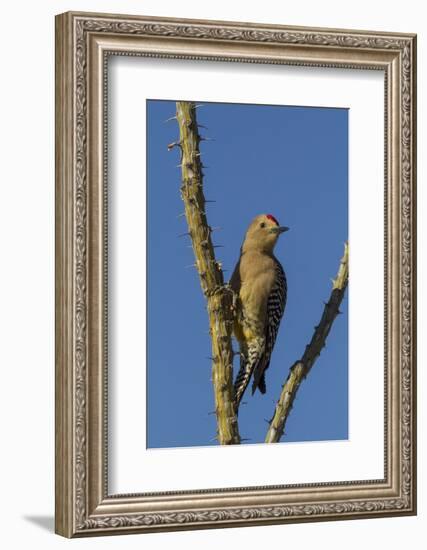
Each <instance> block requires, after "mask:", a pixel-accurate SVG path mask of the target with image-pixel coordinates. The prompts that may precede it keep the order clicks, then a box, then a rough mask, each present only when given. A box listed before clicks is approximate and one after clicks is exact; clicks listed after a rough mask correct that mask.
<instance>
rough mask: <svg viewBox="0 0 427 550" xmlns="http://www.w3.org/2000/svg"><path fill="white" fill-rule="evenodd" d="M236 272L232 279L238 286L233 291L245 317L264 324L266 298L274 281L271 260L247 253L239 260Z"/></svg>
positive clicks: (261, 255)
mask: <svg viewBox="0 0 427 550" xmlns="http://www.w3.org/2000/svg"><path fill="white" fill-rule="evenodd" d="M236 270H238V274H237V273H236V274H235V275H234V278H235V280H238V281H239V283H240V284H239V285H238V287H239V288H235V291H236V292H238V293H239V297H240V301H241V303H242V306H243V309H244V313H245V315H246V316H249V317H251V318H256V319H257V320H258V321H260V322H261V323H264V321H265V316H266V311H267V301H268V296H269V294H270V292H271V289H272V287H273V285H274V280H275V269H274V260H273V258H271V257H270V256H268V255H265V254H260V253H258V252H254V253H249V252H247V253H245V254H243V255H242V257H241V258H240V262H239V264H238V266H236ZM237 275H238V277H237Z"/></svg>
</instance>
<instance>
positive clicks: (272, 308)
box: [252, 262, 288, 393]
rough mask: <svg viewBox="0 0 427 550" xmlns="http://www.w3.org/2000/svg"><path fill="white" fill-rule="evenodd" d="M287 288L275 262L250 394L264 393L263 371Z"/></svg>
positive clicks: (283, 307) (284, 302)
mask: <svg viewBox="0 0 427 550" xmlns="http://www.w3.org/2000/svg"><path fill="white" fill-rule="evenodd" d="M287 293H288V287H287V283H286V276H285V272H284V271H283V268H282V266H281V265H280V264H279V262H276V279H275V282H274V285H273V288H272V289H271V292H270V295H269V297H268V302H267V323H266V333H265V351H264V355H263V357H262V360H261V361H259V363H258V364H257V365H256V367H255V369H254V378H253V383H252V393H254V392H255V390H256V389H257V388H258V389H259V391H260V392H261V393H265V392H266V386H265V371H266V370H267V369H268V367H269V365H270V359H271V353H272V351H273V348H274V344H275V342H276V338H277V333H278V332H279V326H280V321H281V320H282V317H283V313H284V311H285V306H286V296H287Z"/></svg>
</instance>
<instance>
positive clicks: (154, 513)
mask: <svg viewBox="0 0 427 550" xmlns="http://www.w3.org/2000/svg"><path fill="white" fill-rule="evenodd" d="M236 46H238V47H236ZM111 54H114V55H142V56H149V57H168V58H186V59H201V60H209V61H230V62H245V63H285V64H297V65H303V66H316V67H341V68H342V67H346V68H349V69H360V68H369V69H374V70H383V71H384V73H385V123H386V138H385V163H386V182H385V183H386V195H387V199H386V202H387V205H388V206H387V209H386V212H385V217H386V220H385V223H386V266H385V268H386V269H385V272H386V273H387V281H386V283H387V285H386V289H387V290H386V293H387V296H386V303H387V306H388V307H387V311H386V312H385V316H386V327H387V333H388V337H387V339H386V347H387V349H386V352H387V353H386V356H387V364H386V385H387V390H388V391H387V393H388V396H387V399H386V418H387V423H386V438H385V440H386V449H385V466H386V476H385V479H384V480H368V481H364V482H349V483H336V484H335V483H326V484H319V485H300V486H287V487H286V486H283V487H260V488H254V487H247V488H241V489H233V490H213V491H193V492H190V491H184V492H171V493H157V494H156V493H154V494H153V493H152V494H144V495H115V496H109V495H108V491H107V484H106V467H107V456H106V391H105V385H106V372H104V370H105V369H104V365H105V357H106V349H105V348H106V342H105V338H104V334H105V330H104V329H105V311H103V310H104V304H105V285H104V282H103V281H104V279H103V277H104V275H103V273H104V271H103V270H104V269H105V265H104V264H105V262H106V251H105V249H104V248H105V247H104V245H105V213H104V208H105V195H104V193H105V187H104V182H105V179H106V172H105V170H106V168H105V166H106V163H105V162H104V161H105V155H106V136H105V135H103V129H104V130H105V117H106V108H105V107H106V106H105V101H106V95H107V93H106V92H107V90H106V77H105V75H106V62H105V60H106V58H107V56H108V55H111ZM56 71H57V74H56V117H57V126H56V235H57V240H56V258H57V259H56V319H57V321H56V346H57V348H56V349H57V352H56V532H57V533H59V534H61V535H64V536H67V537H75V536H87V535H97V534H111V533H114V534H116V533H126V532H136V531H138V532H143V531H161V530H176V529H194V528H206V527H220V526H221V527H225V526H236V525H246V526H247V525H256V524H268V523H284V522H289V521H293V522H295V521H313V520H322V519H323V520H328V519H329V520H330V519H345V518H355V517H378V516H385V515H387V516H390V515H398V514H399V515H403V514H406V515H408V514H414V513H416V464H415V457H416V447H415V444H416V424H415V410H416V403H415V382H416V379H415V377H416V372H415V359H416V357H415V350H416V339H415V338H416V335H415V313H416V312H415V307H416V296H415V291H416V271H415V269H416V263H415V250H416V234H415V227H416V219H415V206H416V202H415V175H416V173H415V170H416V168H415V163H416V159H415V151H416V146H415V115H416V94H415V88H416V37H415V36H414V35H409V34H391V33H372V32H364V31H343V30H329V29H327V30H326V29H306V28H297V27H292V28H290V27H289V28H288V27H281V26H268V25H256V24H247V23H245V24H240V23H229V22H214V21H193V20H177V19H163V18H152V17H136V16H117V15H114V16H113V15H103V14H86V13H66V14H62V15H59V16H57V18H56Z"/></svg>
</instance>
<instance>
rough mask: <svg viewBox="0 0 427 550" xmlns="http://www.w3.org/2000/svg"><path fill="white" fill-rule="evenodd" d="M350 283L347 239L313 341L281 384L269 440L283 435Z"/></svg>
mask: <svg viewBox="0 0 427 550" xmlns="http://www.w3.org/2000/svg"><path fill="white" fill-rule="evenodd" d="M347 284H348V243H345V245H344V255H343V257H342V259H341V263H340V267H339V270H338V274H337V277H336V279H335V280H334V281H333V286H332V292H331V295H330V297H329V301H328V302H327V303H326V304H325V308H324V310H323V315H322V318H321V320H320V323H319V324H318V325H317V327H315V331H314V334H313V337H312V339H311V342H310V343H309V344H308V346H307V347H306V349H305V352H304V354H303V356H302V358H301V359H299V360H298V361H296V362H295V363H294V364H293V365H292V367H291V369H290V372H289V376H288V378H287V380H286V382H285V384H284V385H283V387H282V392H281V394H280V398H279V400H278V402H277V405H276V409H275V412H274V416H273V418H272V420H271V423H270V426H269V429H268V431H267V435H266V438H265V442H266V443H277V442H279V441H280V438H281V437H282V435H283V432H284V429H285V424H286V421H287V419H288V416H289V413H290V411H291V409H292V404H293V402H294V399H295V395H296V393H297V391H298V388H299V387H300V384H301V382H302V381H303V380H304V378H305V377H306V376H307V374H308V373H309V372H310V370H311V368H312V366H313V365H314V363H315V361H316V359H317V358H318V356H319V355H320V352H321V351H322V349H323V348H324V347H325V342H326V338H327V337H328V334H329V332H330V330H331V327H332V323H333V322H334V320H335V318H336V316H337V315H338V314H339V313H340V311H339V307H340V304H341V302H342V299H343V297H344V294H345V290H346V288H347Z"/></svg>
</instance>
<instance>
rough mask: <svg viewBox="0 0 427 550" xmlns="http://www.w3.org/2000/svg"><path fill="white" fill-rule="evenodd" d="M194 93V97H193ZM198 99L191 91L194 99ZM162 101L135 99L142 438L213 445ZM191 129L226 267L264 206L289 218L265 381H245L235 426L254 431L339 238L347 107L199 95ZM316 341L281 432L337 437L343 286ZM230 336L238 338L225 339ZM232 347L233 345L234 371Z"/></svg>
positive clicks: (260, 426) (328, 273) (204, 343)
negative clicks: (195, 131) (142, 103)
mask: <svg viewBox="0 0 427 550" xmlns="http://www.w3.org/2000/svg"><path fill="white" fill-rule="evenodd" d="M196 99H198V98H196ZM197 103H199V102H198V101H197ZM174 114H175V103H174V102H172V101H158V100H152V101H148V102H147V126H148V128H147V143H148V151H147V154H148V157H147V164H148V167H147V187H148V188H147V198H148V202H147V204H148V222H147V226H148V237H147V238H148V243H147V244H148V264H147V265H148V267H147V269H148V284H147V287H148V288H147V291H148V298H147V299H148V310H147V315H148V323H147V326H148V350H147V369H148V373H147V375H148V384H147V388H148V389H147V391H148V395H147V423H148V426H147V428H148V447H183V446H195V445H197V446H198V445H215V444H217V443H216V441H214V440H213V438H214V437H215V433H216V423H215V415H214V414H212V411H213V410H214V397H213V389H212V383H211V362H210V360H209V359H208V357H209V356H210V355H211V344H210V339H209V334H208V329H209V326H208V318H207V312H206V308H205V299H204V297H203V295H202V293H201V289H200V284H199V280H198V275H197V273H196V271H195V269H193V268H189V267H186V266H189V265H190V264H192V263H193V262H194V259H193V252H192V249H191V247H189V245H190V241H189V239H188V238H187V237H184V238H179V237H178V235H180V234H182V233H184V232H185V231H186V221H185V218H184V217H179V214H180V213H181V212H182V211H183V204H182V201H181V198H180V192H179V187H180V169H179V168H177V166H176V165H177V164H178V163H179V152H178V151H177V150H176V149H174V150H172V151H170V152H169V151H168V150H167V144H168V143H171V142H173V141H175V140H176V138H177V136H178V127H177V124H176V121H171V122H167V123H166V122H165V120H167V119H168V118H170V117H172V116H174ZM197 114H198V122H199V124H203V125H204V126H206V127H207V129H204V128H201V130H200V133H201V134H202V135H206V136H208V137H210V138H213V139H214V141H205V142H202V144H201V152H202V161H203V163H204V164H205V165H206V166H207V168H206V169H205V178H204V190H205V196H206V198H207V199H209V200H215V201H216V202H215V203H209V204H208V205H207V214H208V220H209V223H210V225H211V226H219V227H221V230H219V231H217V232H215V233H214V243H215V244H220V245H224V248H218V249H216V253H217V254H216V255H217V258H218V259H219V260H221V261H222V263H223V267H224V270H225V274H224V275H225V278H226V280H228V279H229V277H231V274H232V272H233V269H234V265H235V263H236V261H237V259H238V256H239V250H240V246H241V244H242V240H243V237H244V234H245V231H246V228H247V226H248V224H249V223H250V221H251V220H252V218H253V217H254V216H256V215H257V214H261V213H271V214H273V215H274V216H275V217H276V218H277V219H278V220H279V223H280V224H281V225H287V226H288V227H290V231H289V232H287V233H285V234H283V235H282V236H281V237H280V239H279V242H278V244H277V246H276V249H275V254H276V257H277V258H278V259H279V260H280V262H281V263H282V265H283V267H284V269H285V271H286V275H287V281H288V300H287V306H286V310H285V314H284V317H283V319H282V323H281V326H280V330H279V335H278V338H277V342H276V346H275V349H274V351H273V355H272V360H271V363H270V367H269V369H268V371H267V375H266V382H267V393H266V394H265V395H261V394H260V393H259V392H256V393H255V395H254V396H251V394H250V391H248V392H246V393H245V396H244V398H243V401H245V402H246V403H247V404H246V405H242V406H241V407H240V411H239V427H240V435H241V437H242V438H245V439H248V441H247V442H246V443H261V442H262V441H263V440H264V437H265V433H266V430H267V423H266V421H265V420H266V419H269V418H271V417H272V415H273V412H274V406H275V402H276V401H277V399H278V397H279V394H280V390H281V385H282V384H283V382H284V381H285V379H286V377H287V375H288V371H289V367H290V366H291V365H292V364H293V363H294V362H295V361H296V360H297V359H299V358H300V357H301V355H302V353H303V351H304V348H305V346H306V345H307V343H308V342H309V340H310V339H311V336H312V334H313V327H314V326H315V325H316V324H317V323H318V321H319V319H320V316H321V313H322V310H323V302H324V301H325V300H327V299H328V297H329V294H330V291H331V278H332V277H334V276H335V274H336V271H337V268H338V265H339V260H340V258H341V256H342V253H343V244H344V242H345V241H346V240H347V237H348V111H347V110H346V109H331V108H316V107H293V106H292V107H290V106H289V107H288V106H264V105H240V104H220V103H203V104H202V106H201V107H200V108H199V109H198V111H197ZM341 309H342V311H343V315H340V316H339V317H338V318H337V319H336V321H335V323H334V326H333V327H332V330H331V333H330V335H329V339H328V341H327V346H326V348H325V349H324V350H323V352H322V354H321V356H320V357H319V359H318V360H317V362H316V363H315V365H314V367H313V369H312V371H311V372H310V374H309V376H308V377H307V379H306V380H305V381H304V382H303V384H302V385H301V387H300V389H299V392H298V394H297V397H296V400H295V403H294V408H293V410H292V412H291V414H290V416H289V419H288V422H287V426H286V432H285V436H284V437H283V438H282V441H283V442H286V441H288V442H291V441H319V440H337V439H347V437H348V299H347V296H346V297H345V299H344V302H343V305H342V307H341ZM234 345H235V347H236V343H235V344H234ZM237 369H238V357H236V358H235V372H236V370H237Z"/></svg>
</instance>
